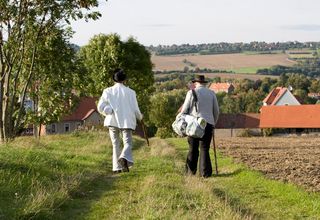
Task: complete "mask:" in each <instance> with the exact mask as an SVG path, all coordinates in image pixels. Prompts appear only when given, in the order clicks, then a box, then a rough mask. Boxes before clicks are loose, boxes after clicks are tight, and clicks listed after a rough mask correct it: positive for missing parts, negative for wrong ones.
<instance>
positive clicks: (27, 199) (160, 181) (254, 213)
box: [0, 133, 320, 219]
mask: <svg viewBox="0 0 320 220" xmlns="http://www.w3.org/2000/svg"><path fill="white" fill-rule="evenodd" d="M134 143H135V146H134V157H135V165H134V167H133V168H132V169H131V170H130V172H129V173H121V174H117V175H113V174H112V173H111V154H112V152H111V145H110V142H109V140H108V138H107V134H106V133H99V134H95V133H91V134H80V135H65V136H55V137H54V136H51V137H47V138H45V139H43V140H42V141H41V143H40V144H39V143H38V144H36V143H34V141H30V139H18V140H17V141H15V142H14V143H11V144H10V145H8V146H6V147H0V189H1V190H0V219H320V195H319V194H315V193H307V192H305V191H304V190H303V189H301V188H298V187H296V186H294V185H289V184H284V183H280V182H277V181H272V180H268V179H266V178H265V177H263V176H262V175H261V174H259V173H257V172H253V171H250V170H249V169H247V168H246V167H245V166H243V165H241V164H235V163H233V162H232V161H231V159H230V158H225V157H222V156H221V155H218V156H219V157H218V161H219V171H220V174H219V175H218V176H214V177H212V178H208V179H203V178H200V177H198V176H185V175H184V173H183V170H184V161H185V157H186V154H187V146H186V140H185V139H168V140H160V139H156V138H154V139H151V146H150V147H147V146H146V145H145V143H144V140H142V139H138V138H135V141H134Z"/></svg>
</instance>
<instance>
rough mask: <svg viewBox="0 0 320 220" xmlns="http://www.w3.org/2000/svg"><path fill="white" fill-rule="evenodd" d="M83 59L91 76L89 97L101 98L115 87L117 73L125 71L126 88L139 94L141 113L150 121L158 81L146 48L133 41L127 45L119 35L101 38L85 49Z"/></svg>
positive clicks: (99, 36) (98, 37)
mask: <svg viewBox="0 0 320 220" xmlns="http://www.w3.org/2000/svg"><path fill="white" fill-rule="evenodd" d="M79 57H80V60H81V61H82V62H83V63H84V67H85V68H86V72H87V74H88V81H89V82H88V86H87V93H88V94H90V95H93V96H100V95H101V93H102V91H103V89H105V88H106V87H109V86H112V85H113V84H114V81H113V78H112V76H113V73H114V70H115V69H116V68H122V69H124V71H125V73H126V74H127V79H128V80H127V82H126V84H127V85H128V86H129V87H130V88H132V89H134V90H135V91H136V93H137V98H138V103H139V106H140V108H141V111H142V112H143V114H144V116H145V118H148V117H147V107H148V106H149V105H150V101H149V97H150V94H151V93H152V92H153V82H154V79H153V73H152V63H151V59H150V53H149V52H148V51H147V50H146V49H145V47H144V46H143V45H141V44H139V43H138V42H137V41H136V40H134V39H133V38H129V39H128V40H127V41H126V42H123V41H121V40H120V36H119V35H117V34H111V35H104V34H100V35H96V36H94V37H93V38H92V39H91V40H90V41H89V44H88V45H86V46H84V47H82V48H81V50H80V52H79Z"/></svg>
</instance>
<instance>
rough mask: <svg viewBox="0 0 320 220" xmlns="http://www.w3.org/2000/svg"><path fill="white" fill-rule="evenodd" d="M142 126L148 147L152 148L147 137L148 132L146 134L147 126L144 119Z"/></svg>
mask: <svg viewBox="0 0 320 220" xmlns="http://www.w3.org/2000/svg"><path fill="white" fill-rule="evenodd" d="M141 126H142V130H143V136H144V138H145V139H146V141H147V144H148V146H150V145H149V139H148V135H147V132H146V126H145V125H144V122H143V119H142V120H141Z"/></svg>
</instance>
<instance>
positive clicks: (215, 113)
mask: <svg viewBox="0 0 320 220" xmlns="http://www.w3.org/2000/svg"><path fill="white" fill-rule="evenodd" d="M213 117H214V124H215V125H216V124H217V122H218V118H219V104H218V100H217V96H216V94H214V96H213Z"/></svg>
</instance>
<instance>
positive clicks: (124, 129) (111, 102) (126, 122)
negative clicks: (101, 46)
mask: <svg viewBox="0 0 320 220" xmlns="http://www.w3.org/2000/svg"><path fill="white" fill-rule="evenodd" d="M113 80H114V82H115V84H114V85H113V86H111V87H109V88H106V89H105V90H104V91H103V93H102V96H101V97H100V100H99V103H98V111H99V112H100V113H101V114H102V115H104V116H105V120H104V126H106V127H108V128H109V135H110V139H111V142H112V146H113V155H112V171H113V172H114V173H119V172H129V167H131V166H132V165H133V157H132V131H133V130H135V128H136V121H137V119H138V120H139V121H141V120H142V117H143V116H142V114H141V112H140V109H139V106H138V102H137V98H136V93H135V91H134V90H132V89H130V88H129V87H127V86H125V85H124V83H125V81H126V74H125V73H124V71H123V70H122V69H116V70H115V72H114V75H113ZM120 134H121V135H122V141H123V149H122V150H120V141H121V140H120Z"/></svg>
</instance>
